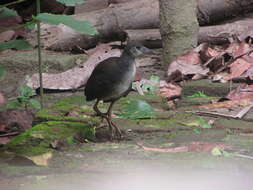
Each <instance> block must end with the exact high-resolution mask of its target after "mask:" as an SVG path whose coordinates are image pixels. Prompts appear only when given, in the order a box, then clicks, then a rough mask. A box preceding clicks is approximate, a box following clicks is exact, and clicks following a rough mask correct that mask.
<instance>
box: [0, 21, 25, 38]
mask: <svg viewBox="0 0 253 190" xmlns="http://www.w3.org/2000/svg"><path fill="white" fill-rule="evenodd" d="M21 23H22V19H21V17H4V18H0V30H8V29H9V28H12V27H15V26H18V25H19V24H21ZM26 31H27V30H26V29H25V28H24V27H23V28H19V29H16V30H15V31H14V30H9V31H6V32H3V33H1V34H0V42H4V41H9V40H13V39H16V38H17V37H18V36H22V37H24V36H25V35H26Z"/></svg>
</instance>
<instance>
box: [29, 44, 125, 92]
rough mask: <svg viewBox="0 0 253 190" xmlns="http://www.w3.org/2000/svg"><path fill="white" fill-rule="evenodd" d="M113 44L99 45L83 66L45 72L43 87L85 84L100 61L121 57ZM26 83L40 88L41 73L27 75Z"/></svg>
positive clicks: (62, 87)
mask: <svg viewBox="0 0 253 190" xmlns="http://www.w3.org/2000/svg"><path fill="white" fill-rule="evenodd" d="M113 44H115V43H109V44H100V45H98V46H97V47H96V48H95V49H94V50H92V51H91V52H89V54H91V55H90V57H89V58H88V60H87V61H86V62H85V63H84V64H83V67H74V68H72V69H70V70H67V71H65V72H62V73H58V74H49V73H43V87H44V88H46V89H58V90H70V89H77V88H79V87H81V86H83V85H85V84H86V82H87V80H88V78H89V77H90V75H91V73H92V71H93V69H94V68H95V67H96V65H97V64H98V63H100V62H101V61H103V60H105V59H107V58H109V57H119V56H120V55H121V51H120V50H119V49H112V47H111V45H113ZM116 44H118V42H116ZM26 85H27V86H29V87H31V88H33V89H37V88H39V86H40V85H39V75H38V74H34V75H32V76H31V77H27V78H26Z"/></svg>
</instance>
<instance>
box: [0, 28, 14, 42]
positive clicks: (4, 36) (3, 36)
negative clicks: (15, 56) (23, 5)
mask: <svg viewBox="0 0 253 190" xmlns="http://www.w3.org/2000/svg"><path fill="white" fill-rule="evenodd" d="M14 38H15V32H14V31H13V30H8V31H6V32H2V33H0V42H7V41H10V40H12V39H14Z"/></svg>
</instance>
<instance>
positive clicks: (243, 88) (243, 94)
mask: <svg viewBox="0 0 253 190" xmlns="http://www.w3.org/2000/svg"><path fill="white" fill-rule="evenodd" d="M227 98H228V99H230V100H243V99H247V100H251V101H253V85H248V84H240V85H239V86H238V87H237V88H236V89H235V90H232V91H231V92H230V93H229V94H228V95H227Z"/></svg>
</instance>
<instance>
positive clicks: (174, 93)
mask: <svg viewBox="0 0 253 190" xmlns="http://www.w3.org/2000/svg"><path fill="white" fill-rule="evenodd" d="M181 93H182V88H181V87H180V86H179V85H177V84H173V83H167V82H166V81H160V89H159V90H158V94H161V95H162V96H163V97H165V98H167V99H168V100H172V99H175V98H179V97H180V96H181Z"/></svg>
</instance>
